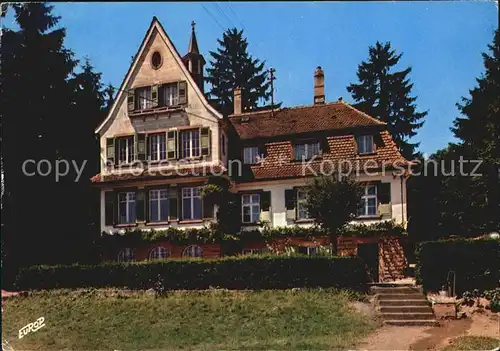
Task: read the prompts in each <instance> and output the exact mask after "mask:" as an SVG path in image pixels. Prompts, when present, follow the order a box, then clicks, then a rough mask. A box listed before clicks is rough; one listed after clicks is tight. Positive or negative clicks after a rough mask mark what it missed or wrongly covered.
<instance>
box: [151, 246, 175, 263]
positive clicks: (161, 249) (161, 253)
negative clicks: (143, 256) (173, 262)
mask: <svg viewBox="0 0 500 351" xmlns="http://www.w3.org/2000/svg"><path fill="white" fill-rule="evenodd" d="M169 256H170V252H169V250H168V248H166V247H165V246H157V247H155V248H154V249H152V250H151V251H150V252H149V260H150V261H152V260H165V259H167V258H168V257H169Z"/></svg>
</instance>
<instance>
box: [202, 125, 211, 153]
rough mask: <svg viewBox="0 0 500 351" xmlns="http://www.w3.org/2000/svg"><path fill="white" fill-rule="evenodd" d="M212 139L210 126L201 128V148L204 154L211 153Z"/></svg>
mask: <svg viewBox="0 0 500 351" xmlns="http://www.w3.org/2000/svg"><path fill="white" fill-rule="evenodd" d="M210 140H211V133H210V128H208V127H203V128H200V148H201V152H200V153H201V155H202V156H209V155H210V144H211V143H210Z"/></svg>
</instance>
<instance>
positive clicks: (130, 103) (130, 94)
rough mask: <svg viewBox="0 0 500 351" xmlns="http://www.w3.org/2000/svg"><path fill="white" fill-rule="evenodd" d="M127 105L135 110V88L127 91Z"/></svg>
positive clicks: (131, 109)
mask: <svg viewBox="0 0 500 351" xmlns="http://www.w3.org/2000/svg"><path fill="white" fill-rule="evenodd" d="M127 106H128V110H129V111H134V110H135V92H134V89H130V90H129V91H128V93H127Z"/></svg>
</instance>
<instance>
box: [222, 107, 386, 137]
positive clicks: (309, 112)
mask: <svg viewBox="0 0 500 351" xmlns="http://www.w3.org/2000/svg"><path fill="white" fill-rule="evenodd" d="M229 120H230V121H231V123H232V124H233V126H234V128H235V130H236V132H237V133H238V135H239V137H240V138H241V139H255V138H269V137H274V136H280V135H294V134H299V133H309V132H321V131H327V130H335V129H346V128H356V127H367V126H384V125H386V123H383V122H381V121H379V120H377V119H375V118H373V117H370V116H368V115H367V114H365V113H363V112H361V111H359V110H357V109H355V108H354V107H352V106H351V105H349V104H347V103H344V102H334V103H328V104H317V105H310V106H298V107H292V108H282V109H279V110H275V111H274V112H273V113H272V112H271V110H266V111H259V112H250V113H242V114H238V115H232V116H230V117H229Z"/></svg>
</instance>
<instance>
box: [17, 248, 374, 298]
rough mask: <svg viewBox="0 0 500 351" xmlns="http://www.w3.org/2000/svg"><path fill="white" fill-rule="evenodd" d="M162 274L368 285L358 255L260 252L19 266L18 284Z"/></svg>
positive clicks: (90, 284) (239, 285)
mask: <svg viewBox="0 0 500 351" xmlns="http://www.w3.org/2000/svg"><path fill="white" fill-rule="evenodd" d="M158 276H160V277H161V278H162V281H163V286H164V288H165V289H166V290H176V289H189V290H197V289H208V288H210V287H218V288H226V289H287V288H302V287H325V288H326V287H335V288H349V289H353V290H364V289H366V283H367V281H368V280H367V274H366V270H365V268H364V265H363V263H362V261H361V260H360V259H359V258H356V257H307V256H291V257H283V256H259V257H242V258H240V257H230V258H223V259H216V260H163V261H153V262H146V263H104V264H100V265H94V266H84V265H76V264H75V265H66V266H62V265H60V266H33V267H29V268H25V269H22V270H20V272H19V274H18V276H17V278H16V287H17V288H18V289H21V290H27V289H55V288H83V287H85V288H105V287H119V288H125V287H126V288H129V289H149V288H152V287H153V284H154V282H156V281H158Z"/></svg>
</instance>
